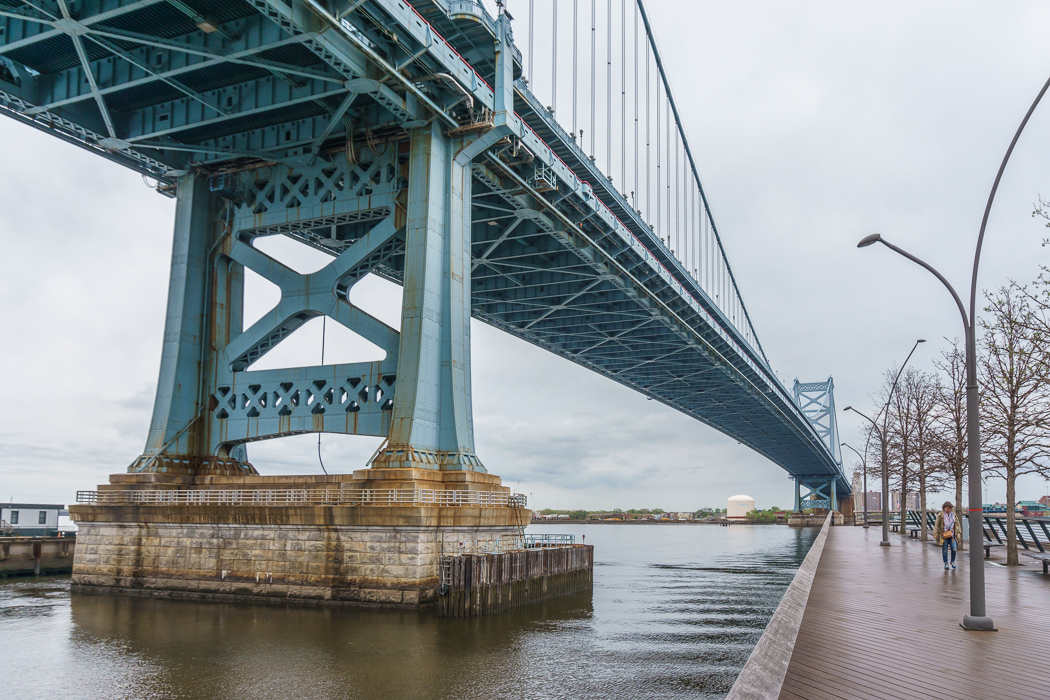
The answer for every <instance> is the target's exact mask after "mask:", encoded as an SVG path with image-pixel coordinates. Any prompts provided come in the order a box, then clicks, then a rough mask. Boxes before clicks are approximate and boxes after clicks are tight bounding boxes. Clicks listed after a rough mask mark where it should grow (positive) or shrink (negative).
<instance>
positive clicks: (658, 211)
mask: <svg viewBox="0 0 1050 700" xmlns="http://www.w3.org/2000/svg"><path fill="white" fill-rule="evenodd" d="M660 175H661V172H660V86H659V85H658V86H657V87H656V230H657V232H658V233H657V235H658V236H659V237H660V240H663V238H664V228H663V226H662V225H661V224H662V223H663V221H662V217H661V216H660V214H661V213H662V209H663V208H662V207H661V206H660V200H661V199H663V198H662V197H661V196H660V195H661V194H662V190H661V188H660V186H661V185H662V184H663V180H661V179H660ZM668 247H670V243H668Z"/></svg>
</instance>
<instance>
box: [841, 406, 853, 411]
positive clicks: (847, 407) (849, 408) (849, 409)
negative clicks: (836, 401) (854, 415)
mask: <svg viewBox="0 0 1050 700" xmlns="http://www.w3.org/2000/svg"><path fill="white" fill-rule="evenodd" d="M842 410H843V411H852V410H853V406H846V407H845V408H844V409H842Z"/></svg>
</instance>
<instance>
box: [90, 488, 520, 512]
mask: <svg viewBox="0 0 1050 700" xmlns="http://www.w3.org/2000/svg"><path fill="white" fill-rule="evenodd" d="M77 503H88V504H91V505H135V506H180V505H181V506H275V505H343V506H397V505H436V506H488V507H496V506H506V507H510V508H525V507H526V506H527V503H528V499H527V498H526V496H525V495H524V494H520V493H515V494H507V493H501V492H496V491H446V490H438V489H178V490H160V489H156V490H141V489H138V490H131V489H129V490H113V491H77Z"/></svg>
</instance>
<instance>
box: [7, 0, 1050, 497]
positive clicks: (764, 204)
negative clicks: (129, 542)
mask: <svg viewBox="0 0 1050 700" xmlns="http://www.w3.org/2000/svg"><path fill="white" fill-rule="evenodd" d="M519 4H521V2H520V0H519ZM649 10H650V13H651V15H652V21H653V24H654V30H655V32H656V34H657V41H658V43H659V46H660V48H661V50H662V52H663V54H664V60H665V62H666V64H667V69H668V71H669V73H670V79H671V83H672V87H673V89H674V90H675V93H676V99H677V100H678V101H679V107H680V110H681V112H682V116H683V119H684V121H685V125H686V130H687V133H688V135H689V137H690V140H691V142H692V145H693V148H694V151H695V153H696V156H697V159H698V165H699V167H700V169H701V171H702V176H703V178H704V183H705V186H706V188H707V192H708V196H709V199H710V201H711V205H712V209H713V212H714V215H715V217H716V220H717V221H718V224H719V229H720V231H721V233H722V236H723V239H724V243H725V246H726V248H727V251H728V254H729V256H730V261H731V263H732V265H733V269H734V272H735V274H736V277H737V279H738V281H739V283H740V286H741V289H742V291H743V294H744V299H745V301H746V303H747V305H748V309H749V311H750V313H751V316H752V318H753V320H754V323H755V327H756V329H757V331H758V333H759V335H760V338H761V341H762V343H763V346H764V347H765V349H766V352H767V354H768V356H769V358H770V361H771V363H772V365H773V367H774V369H775V370H776V371H777V372H778V374H779V376H780V378H781V379H782V380H783V381H784V382H785V383H786V384H788V385H790V383H791V381H792V380H793V379H794V378H795V377H798V378H800V379H802V380H803V381H820V380H823V379H826V378H827V377H828V376H829V375H833V376H834V378H835V385H836V401H837V403H838V405H839V407H843V406H846V405H848V404H854V405H856V406H858V407H865V408H870V407H871V402H870V400H869V396H871V395H872V394H873V393H874V392H875V391H876V390H877V388H878V384H879V381H880V378H881V375H882V372H883V370H884V369H886V368H887V367H888V366H890V365H891V364H893V363H899V362H900V361H902V360H903V359H904V356H905V355H906V354H907V352H908V350H909V349H910V347H911V345H912V343H913V342H914V340H915V339H916V338H919V337H923V338H927V339H928V340H929V341H930V342H928V343H927V344H926V345H925V346H922V347H921V348H920V350H919V351H918V352H917V353H916V355H915V358H914V359H913V361H912V362H913V363H914V365H915V366H916V367H919V368H921V369H927V370H929V369H932V365H931V361H932V360H933V358H934V357H935V356H936V354H937V353H938V352H939V350H940V349H942V348H943V347H944V342H943V341H942V338H943V337H945V336H949V337H953V336H957V335H959V334H960V332H961V324H960V322H959V320H958V316H957V313H956V311H955V309H954V305H953V303H952V301H951V299H950V297H949V296H948V295H947V293H946V292H945V291H944V290H943V288H941V287H940V286H939V284H938V283H937V281H936V280H935V279H934V278H933V277H932V276H930V275H929V274H928V273H926V272H924V271H922V270H921V269H919V268H917V267H915V266H914V265H911V264H909V263H907V262H906V261H905V260H903V259H901V258H899V257H897V256H895V255H893V254H892V253H891V252H890V251H888V250H887V249H885V248H882V247H875V248H870V249H865V250H857V249H856V248H855V244H856V242H857V241H858V240H859V239H860V238H862V237H863V236H865V235H867V234H868V233H871V232H874V231H878V232H881V233H883V234H884V235H886V236H887V237H888V238H890V239H891V240H893V241H894V242H896V243H898V244H899V245H901V246H903V247H905V248H907V249H909V250H910V251H912V252H914V253H915V254H917V255H919V256H920V257H923V258H925V259H926V260H928V261H929V262H931V263H933V264H934V265H936V266H937V267H938V268H939V269H940V270H941V271H942V272H943V273H945V275H947V276H948V277H949V279H951V280H952V281H953V282H955V284H956V285H957V287H959V288H960V292H962V289H963V288H965V287H967V286H968V280H969V269H970V266H971V264H972V255H973V246H974V242H975V240H976V233H977V229H978V226H979V224H980V217H981V213H982V211H983V207H984V203H985V199H986V198H987V195H988V189H989V187H990V186H991V182H992V179H993V177H994V175H995V172H996V169H997V168H998V165H999V162H1000V160H1001V158H1002V155H1003V152H1004V151H1005V149H1006V146H1007V144H1008V143H1009V140H1010V137H1011V136H1012V134H1013V132H1014V130H1015V129H1016V127H1017V124H1018V122H1019V121H1020V119H1021V117H1022V116H1023V114H1024V112H1025V110H1026V109H1027V108H1028V105H1029V104H1030V102H1031V100H1032V99H1033V98H1034V96H1035V94H1036V92H1037V91H1038V89H1039V88H1040V87H1041V85H1042V83H1043V82H1044V81H1045V80H1046V78H1047V76H1048V75H1050V50H1048V49H1047V41H1046V27H1047V26H1050V4H1048V3H1045V2H1011V3H988V2H976V1H971V2H960V1H958V0H952V1H951V2H947V1H945V2H922V3H916V2H886V1H883V2H878V3H874V2H872V3H842V2H830V1H824V2H805V1H796V2H791V3H784V2H773V1H771V0H770V1H768V2H748V1H740V0H737V1H736V2H732V3H710V2H695V1H690V2H671V1H670V0H651V1H650V2H649ZM519 41H520V37H519ZM0 145H2V152H3V154H4V155H3V159H2V160H0V207H2V212H3V214H2V216H0V246H2V250H3V251H4V254H3V255H2V256H0V313H2V322H3V329H4V338H3V342H2V343H0V366H2V367H4V371H3V373H2V376H3V385H4V392H3V395H4V401H3V402H0V499H2V500H7V499H9V498H13V499H15V500H34V501H35V500H40V501H55V502H63V503H69V502H72V501H73V500H74V497H75V491H76V490H77V489H90V488H94V486H95V485H96V484H99V483H103V482H105V481H106V479H107V475H108V474H110V473H112V472H120V471H123V470H125V469H126V467H127V465H128V464H129V463H130V462H131V461H132V460H133V459H134V458H135V457H136V456H137V455H138V454H139V453H140V452H141V450H142V446H143V444H144V441H145V437H146V430H147V427H148V423H149V417H150V411H151V408H152V401H153V392H154V389H155V386H156V379H157V369H158V366H159V361H160V346H161V337H162V332H163V321H164V307H165V300H166V294H167V280H168V264H169V257H170V252H171V230H172V220H173V214H174V203H173V201H172V200H170V199H166V198H164V197H162V196H159V195H157V194H155V193H154V192H153V191H152V190H151V189H150V188H149V187H147V186H146V185H145V184H144V183H143V182H142V180H141V178H140V177H139V176H138V175H137V174H135V173H133V172H131V171H128V170H124V169H123V168H120V167H119V166H116V165H113V164H110V163H108V162H106V161H104V160H102V159H100V158H97V157H95V156H91V155H89V154H87V153H85V152H83V151H80V150H79V149H77V148H75V147H73V146H70V145H68V144H65V143H62V142H60V141H59V140H57V139H54V138H51V137H48V136H46V135H44V134H42V133H40V132H37V131H35V130H32V129H29V128H27V127H24V126H21V125H18V124H17V123H15V122H13V121H11V120H7V119H0ZM1048 152H1050V102H1048V103H1047V104H1045V105H1044V106H1043V107H1041V108H1040V109H1039V110H1038V111H1037V112H1036V114H1035V116H1034V117H1033V119H1032V121H1031V123H1030V125H1029V127H1028V130H1027V131H1026V132H1025V135H1024V136H1023V137H1022V139H1021V142H1020V143H1019V145H1018V148H1017V150H1016V152H1015V155H1014V158H1013V160H1012V161H1011V164H1010V167H1009V168H1008V170H1007V173H1006V176H1005V177H1004V179H1003V183H1002V186H1001V188H1000V193H999V196H998V199H997V202H996V206H995V209H994V210H993V214H992V218H991V223H990V225H989V231H988V239H987V242H986V246H985V255H984V259H983V262H982V267H981V278H980V284H981V286H982V287H985V288H988V287H993V286H997V285H1000V284H1003V283H1005V282H1007V280H1009V279H1011V278H1013V279H1017V280H1019V281H1030V280H1031V279H1033V278H1034V277H1035V276H1036V275H1037V274H1038V265H1039V264H1041V263H1042V264H1045V263H1048V262H1050V254H1048V250H1047V249H1044V248H1042V247H1041V246H1040V241H1041V238H1042V236H1043V235H1044V234H1046V233H1050V232H1047V231H1046V230H1045V229H1044V228H1043V227H1042V226H1041V225H1040V222H1039V221H1038V220H1036V219H1033V218H1032V217H1031V212H1032V205H1033V202H1035V201H1036V200H1037V198H1038V197H1039V196H1040V195H1041V194H1042V195H1046V196H1050V161H1048V159H1047V155H1048ZM307 258H308V256H307V257H306V258H304V260H306V262H304V264H308V263H309V260H308V259H307ZM251 290H255V291H257V292H258V294H256V297H257V298H256V299H253V300H252V301H251V306H250V308H249V314H252V313H261V312H263V311H265V310H266V302H267V299H269V300H270V301H271V302H272V301H273V298H272V297H267V290H264V289H263V285H262V284H261V283H258V282H253V286H252V288H251ZM251 290H250V291H251ZM396 291H397V290H396V288H393V289H392V288H391V287H390V286H389V285H385V284H384V283H378V282H376V283H370V284H369V285H368V286H362V287H360V288H355V299H362V298H367V299H368V300H370V301H369V303H370V304H371V306H372V308H376V309H378V310H379V313H382V314H385V315H389V314H394V315H396V308H397V301H396V299H395V298H394V297H395V292H396ZM333 326H334V324H328V330H329V334H328V339H329V342H328V344H327V357H326V360H328V361H330V362H331V361H339V360H340V359H350V358H351V357H352V356H354V352H353V351H356V350H357V349H358V348H356V346H353V345H351V344H348V343H343V342H341V339H340V333H339V331H338V330H337V329H333ZM473 333H474V341H473V352H474V366H473V380H474V409H475V428H476V436H477V451H478V454H479V456H480V457H481V459H482V460H483V462H484V463H485V464H486V465H487V466H488V468H489V470H490V471H492V472H493V473H496V474H499V475H500V476H502V477H503V479H504V482H505V483H507V484H509V485H510V486H512V487H514V488H515V489H516V490H519V491H523V492H525V493H528V494H531V496H532V499H531V504H532V505H533V507H536V508H542V507H555V506H560V507H562V508H567V507H577V506H578V507H585V508H612V507H623V508H629V507H663V508H665V509H672V510H679V509H693V508H698V507H703V506H722V507H724V503H725V500H726V498H727V497H728V496H731V495H733V494H736V493H741V492H743V493H747V494H750V495H751V496H753V497H754V498H755V500H756V503H757V505H758V506H759V507H768V506H770V505H780V506H790V504H791V499H792V482H791V481H790V480H789V479H788V478H787V475H786V473H785V472H783V471H782V470H781V469H780V468H779V467H776V466H775V465H773V464H771V463H769V462H768V461H766V460H765V459H763V458H762V457H759V456H758V455H756V454H754V453H751V452H750V451H749V450H747V449H746V448H744V447H742V446H740V445H738V444H737V443H736V442H735V441H734V440H731V439H728V438H725V437H723V436H722V435H720V434H718V433H716V432H715V431H713V430H711V429H709V428H707V427H705V426H702V425H700V424H699V423H696V422H695V421H693V420H691V419H689V418H686V417H685V416H682V415H679V414H677V413H675V412H673V411H671V410H670V409H668V408H666V407H663V406H661V405H658V404H657V403H656V402H652V401H646V400H645V398H644V397H643V396H641V395H638V394H635V393H634V392H632V391H630V390H628V389H625V388H623V387H620V386H618V385H616V384H614V383H612V382H611V381H608V380H606V379H603V378H601V377H599V376H598V375H595V374H592V373H590V372H588V371H587V370H584V369H581V368H579V367H577V366H575V365H573V364H571V363H568V362H566V361H565V360H562V359H559V358H557V357H555V356H553V355H550V354H547V353H545V352H543V351H541V350H538V349H536V348H534V347H532V346H529V345H527V344H525V343H523V342H521V341H518V340H516V339H514V338H512V337H510V336H507V335H505V334H502V333H501V332H499V331H496V330H494V329H492V328H489V327H486V326H484V325H482V324H478V323H476V322H475V324H474V327H473ZM299 335H300V337H299V338H297V342H298V344H295V345H290V346H289V347H288V348H285V349H283V350H282V353H284V354H277V351H275V352H274V354H273V357H268V358H267V360H268V362H269V363H270V364H271V365H273V366H280V365H281V363H282V362H283V363H285V364H295V360H296V359H297V354H298V358H302V357H303V353H306V357H308V358H309V359H308V360H307V362H316V361H317V357H316V355H317V354H318V353H319V348H320V327H319V324H313V325H311V326H310V327H308V328H306V329H304V330H303V331H301V332H300V334H299ZM311 353H312V354H311ZM357 357H358V358H359V359H360V358H361V355H360V354H358V355H357ZM862 410H863V409H862ZM873 410H874V409H873ZM839 422H840V427H841V431H842V435H843V437H844V438H845V439H847V440H849V441H851V442H853V444H854V445H855V446H857V447H858V448H859V447H861V446H862V442H858V441H859V440H860V439H861V438H860V437H859V435H860V425H859V423H858V421H857V420H855V419H854V417H853V416H852V415H851V414H841V413H840V415H839ZM378 443H379V441H378V440H377V439H371V438H357V437H341V436H329V435H325V436H324V438H323V454H324V458H325V464H326V466H327V467H328V469H329V471H335V472H350V471H352V470H354V469H357V468H360V467H361V466H363V464H364V462H365V460H366V459H367V458H368V457H369V456H370V455H371V453H372V452H373V451H374V450H375V448H376V447H377V446H378ZM249 456H250V459H251V461H252V462H253V463H254V464H255V465H256V467H257V468H258V469H259V470H260V471H261V472H262V473H265V474H278V473H315V472H317V471H318V466H317V455H316V437H314V436H303V437H297V438H289V439H284V440H276V441H270V442H266V443H259V444H252V445H250V446H249ZM987 493H988V496H989V497H990V498H992V499H996V498H999V499H1001V498H1002V497H1003V495H1004V488H1003V486H1002V482H998V481H992V482H991V483H990V484H989V485H988V491H987ZM1045 493H1047V484H1046V482H1045V481H1043V480H1041V479H1036V478H1029V479H1028V480H1025V481H1023V482H1022V484H1021V489H1020V491H1019V496H1020V497H1021V498H1036V497H1038V496H1040V495H1043V494H1045Z"/></svg>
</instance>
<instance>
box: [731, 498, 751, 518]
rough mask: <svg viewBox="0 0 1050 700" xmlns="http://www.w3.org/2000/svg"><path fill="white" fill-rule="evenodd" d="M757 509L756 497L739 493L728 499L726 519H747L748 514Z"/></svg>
mask: <svg viewBox="0 0 1050 700" xmlns="http://www.w3.org/2000/svg"><path fill="white" fill-rule="evenodd" d="M754 509H755V499H753V498H751V496H745V495H743V494H738V495H736V496H732V497H730V499H729V500H728V501H726V520H747V514H748V513H750V512H751V511H753V510H754Z"/></svg>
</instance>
